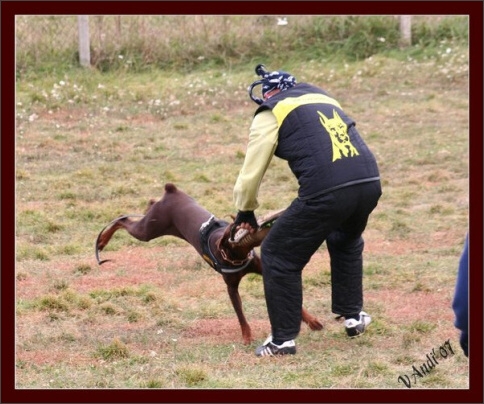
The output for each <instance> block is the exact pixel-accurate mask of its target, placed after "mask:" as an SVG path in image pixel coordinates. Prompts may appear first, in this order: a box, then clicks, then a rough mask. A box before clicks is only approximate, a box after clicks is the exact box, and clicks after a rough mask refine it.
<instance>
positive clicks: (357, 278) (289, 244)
mask: <svg viewBox="0 0 484 404" xmlns="http://www.w3.org/2000/svg"><path fill="white" fill-rule="evenodd" d="M381 194H382V191H381V184H380V181H373V182H368V183H362V184H357V185H352V186H348V187H344V188H340V189H338V190H335V191H332V192H329V193H326V194H323V195H321V196H318V197H316V198H313V199H309V200H300V199H299V198H297V199H295V200H294V201H293V202H292V203H291V205H290V206H289V207H288V208H287V209H286V211H285V212H284V213H283V215H282V216H281V217H279V218H278V219H277V220H276V222H275V223H274V225H273V227H272V229H271V231H270V232H269V234H268V235H267V237H266V238H265V240H264V241H263V243H262V245H261V260H262V271H263V272H262V273H263V282H264V293H265V299H266V304H267V311H268V315H269V320H270V323H271V328H272V336H273V339H275V340H283V341H287V340H291V339H294V338H296V337H297V335H298V334H299V332H300V329H301V320H302V318H301V308H302V304H303V291H302V270H303V268H304V267H305V266H306V264H307V263H308V262H309V260H310V259H311V257H312V255H313V254H314V253H315V252H316V251H317V250H318V248H319V247H320V246H321V245H322V244H323V243H324V242H325V241H326V246H327V249H328V252H329V256H330V267H331V293H332V311H333V312H334V313H335V314H339V315H343V316H344V315H351V314H355V313H359V312H360V311H361V310H362V308H363V248H364V241H363V238H362V233H363V231H364V230H365V228H366V225H367V222H368V218H369V216H370V213H371V212H372V211H373V210H374V209H375V207H376V206H377V204H378V200H379V198H380V196H381Z"/></svg>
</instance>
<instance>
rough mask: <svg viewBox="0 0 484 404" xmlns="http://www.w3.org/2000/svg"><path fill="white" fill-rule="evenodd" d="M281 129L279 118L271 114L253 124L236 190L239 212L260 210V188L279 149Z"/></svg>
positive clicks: (235, 200)
mask: <svg viewBox="0 0 484 404" xmlns="http://www.w3.org/2000/svg"><path fill="white" fill-rule="evenodd" d="M278 129H279V128H278V126H277V121H276V117H275V116H274V114H273V113H272V112H271V111H269V110H268V111H263V112H261V113H259V114H257V115H256V116H255V117H254V120H253V121H252V125H251V127H250V134H249V142H248V144H247V151H246V154H245V159H244V163H243V165H242V169H241V170H240V172H239V176H238V178H237V180H236V182H235V186H234V203H235V208H236V209H237V210H239V211H254V210H255V209H257V208H258V207H259V203H258V200H257V197H258V194H259V187H260V184H261V182H262V178H263V177H264V174H265V172H266V170H267V167H268V166H269V164H270V162H271V160H272V156H273V155H274V152H275V150H276V147H277V142H278V134H279V132H278Z"/></svg>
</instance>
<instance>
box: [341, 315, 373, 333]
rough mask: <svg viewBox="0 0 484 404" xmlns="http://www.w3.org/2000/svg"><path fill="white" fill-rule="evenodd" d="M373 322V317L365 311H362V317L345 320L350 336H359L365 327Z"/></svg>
mask: <svg viewBox="0 0 484 404" xmlns="http://www.w3.org/2000/svg"><path fill="white" fill-rule="evenodd" d="M370 323H371V317H370V316H369V315H368V314H367V313H365V312H364V311H360V319H359V320H355V319H354V318H349V319H348V320H345V322H344V324H345V328H346V333H347V334H348V336H349V337H350V338H353V337H357V336H358V335H361V334H363V333H364V332H365V328H366V326H367V325H368V324H370Z"/></svg>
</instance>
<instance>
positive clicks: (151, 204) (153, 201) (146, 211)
mask: <svg viewBox="0 0 484 404" xmlns="http://www.w3.org/2000/svg"><path fill="white" fill-rule="evenodd" d="M155 203H156V199H153V198H151V199H150V200H149V201H148V206H147V207H146V210H145V215H146V214H147V213H148V211H149V210H150V209H151V207H152V206H153V205H154V204H155Z"/></svg>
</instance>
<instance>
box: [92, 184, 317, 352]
mask: <svg viewBox="0 0 484 404" xmlns="http://www.w3.org/2000/svg"><path fill="white" fill-rule="evenodd" d="M129 216H131V215H127V216H121V217H119V218H117V219H115V220H114V221H113V222H111V223H110V224H109V225H108V226H106V227H105V228H104V229H103V230H102V231H101V232H100V233H99V236H98V237H97V240H96V258H97V260H98V263H99V264H102V263H103V262H105V261H107V260H104V261H101V260H100V259H99V252H100V251H102V250H103V248H104V247H106V245H107V244H108V242H109V240H110V239H111V237H112V236H113V234H114V233H115V232H116V231H117V230H118V229H125V230H126V231H127V232H128V233H129V234H131V235H132V236H133V237H135V238H137V239H138V240H141V241H149V240H152V239H154V238H157V237H161V236H167V235H170V236H175V237H179V238H181V239H183V240H186V241H187V242H188V243H190V244H191V245H192V246H193V247H194V248H195V250H196V251H197V252H198V254H200V256H201V257H202V258H203V259H204V260H205V261H207V262H208V263H209V264H210V266H211V267H212V268H214V269H215V270H216V271H217V272H219V273H220V274H221V275H222V276H223V279H224V281H225V283H226V285H227V291H228V294H229V297H230V300H231V302H232V306H233V307H234V310H235V313H236V314H237V317H238V319H239V323H240V327H241V329H242V338H243V341H244V344H249V343H250V342H251V341H252V340H253V338H252V333H251V329H250V326H249V324H248V322H247V320H246V318H245V315H244V312H243V309H242V301H241V299H240V295H239V290H238V288H239V283H240V280H241V279H242V278H243V277H244V276H245V275H246V274H248V273H257V274H260V275H262V267H261V260H260V257H259V256H258V255H257V254H256V253H255V252H254V250H253V249H254V247H257V246H258V245H260V244H261V243H262V240H263V238H264V237H265V235H266V234H267V232H268V231H269V228H268V227H265V228H264V227H262V228H260V229H259V230H258V231H257V232H255V233H254V234H248V235H244V236H240V240H239V241H236V242H234V241H231V230H232V226H231V225H230V224H229V223H227V222H225V221H222V220H217V219H216V218H215V217H214V216H213V215H212V214H211V213H210V212H208V211H207V210H206V209H204V208H202V207H201V206H200V205H199V204H197V202H195V200H194V199H193V198H191V197H190V196H188V195H187V194H185V193H184V192H182V191H180V190H179V189H177V187H176V186H175V185H173V184H170V183H168V184H166V185H165V194H164V195H163V197H162V198H161V199H160V200H159V201H157V202H155V201H153V200H151V201H150V205H149V207H148V210H147V212H146V214H145V215H144V216H143V217H142V219H140V220H138V221H133V220H131V219H130V218H129ZM133 216H134V215H133ZM136 216H138V215H136ZM301 309H302V319H303V321H304V322H305V323H306V324H308V326H309V327H310V328H311V329H312V330H321V329H322V328H323V326H322V324H321V323H320V322H319V321H318V320H317V319H316V318H315V317H314V316H312V315H311V314H309V313H308V312H307V311H306V310H305V309H304V308H301Z"/></svg>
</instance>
